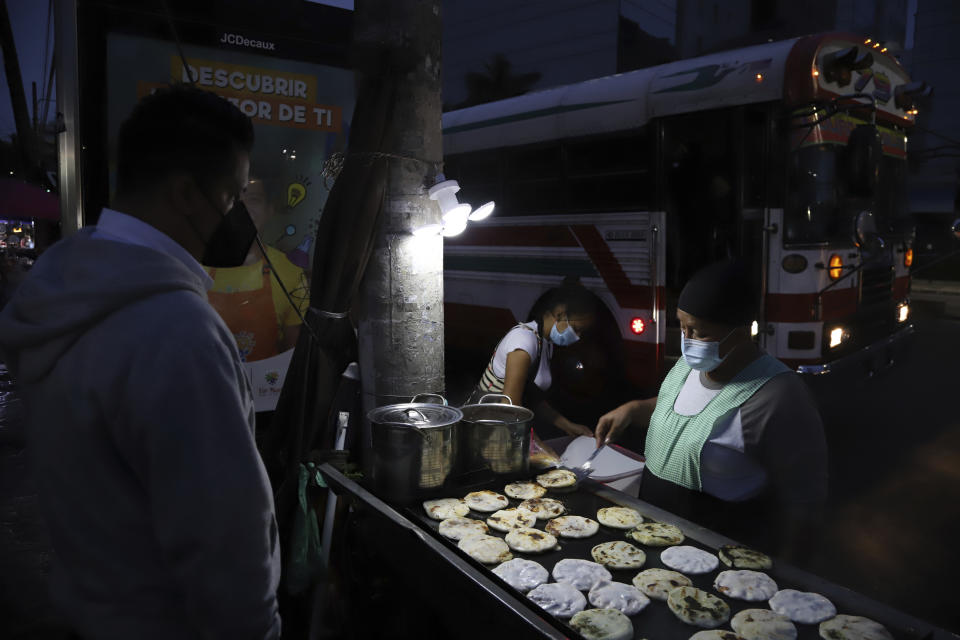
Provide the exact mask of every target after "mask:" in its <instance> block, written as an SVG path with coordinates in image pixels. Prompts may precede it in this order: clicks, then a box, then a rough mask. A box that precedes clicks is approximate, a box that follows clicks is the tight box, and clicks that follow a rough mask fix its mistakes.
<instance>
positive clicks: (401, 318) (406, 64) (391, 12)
mask: <svg viewBox="0 0 960 640" xmlns="http://www.w3.org/2000/svg"><path fill="white" fill-rule="evenodd" d="M355 18H356V22H355V31H354V37H355V39H356V40H357V43H358V44H359V45H361V49H362V50H364V51H376V52H378V54H379V55H380V56H381V57H382V56H383V55H384V54H386V55H387V56H388V57H389V59H390V60H391V61H392V63H391V65H390V66H391V69H392V70H391V73H399V74H401V76H402V88H401V90H400V91H399V92H398V95H397V102H396V104H395V106H394V111H393V125H392V126H391V127H390V131H389V132H388V133H387V140H388V144H387V145H386V146H385V147H384V152H385V153H389V154H390V155H391V156H395V157H393V158H391V160H390V170H389V174H388V184H387V193H386V201H385V204H384V206H385V211H384V212H383V226H382V227H381V229H380V230H379V234H380V237H379V238H378V241H377V245H376V247H375V249H374V252H373V255H372V256H371V258H370V263H369V265H368V266H367V271H366V274H365V277H364V281H363V284H362V285H361V288H360V295H359V296H358V297H359V300H360V304H361V317H360V321H359V341H360V370H361V376H362V388H363V397H364V408H365V409H370V408H372V407H374V406H379V405H383V404H390V403H394V402H406V401H409V400H410V398H411V397H412V396H414V395H415V394H417V393H426V392H433V393H442V392H443V390H444V376H443V353H444V350H443V347H444V345H443V239H442V238H441V237H440V236H433V237H429V238H423V237H415V236H413V235H412V234H411V231H412V230H413V229H416V228H418V227H420V226H422V225H425V224H428V223H438V222H439V221H440V211H439V208H438V207H437V204H436V202H433V201H431V200H429V199H428V197H427V189H428V188H429V187H430V186H431V185H432V184H433V180H434V178H435V176H436V174H437V173H438V172H439V171H440V168H441V166H442V164H441V163H442V160H443V145H442V133H441V122H440V119H441V112H442V110H441V95H440V38H441V30H440V25H441V22H440V0H357V3H356V15H355Z"/></svg>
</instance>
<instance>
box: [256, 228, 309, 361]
mask: <svg viewBox="0 0 960 640" xmlns="http://www.w3.org/2000/svg"><path fill="white" fill-rule="evenodd" d="M254 238H255V239H256V241H257V248H259V249H260V255H262V256H263V260H264V262H266V263H267V267H268V268H269V269H270V273H272V274H273V278H274V280H276V281H277V284H279V285H280V290H281V291H283V295H285V296H286V297H287V301H288V302H290V306H291V307H293V310H294V312H295V313H296V314H297V317H298V318H300V322H302V323H303V326H304V327H306V329H307V331H308V332H309V333H310V336H311V337H312V338H313V339H314V340H316V341H317V343H319V342H320V336H318V335H317V333H316V332H315V331H314V330H313V327H311V326H310V323H309V322H307V319H306V318H305V317H304V316H303V314H302V313H301V312H300V306H299V305H298V304H297V303H295V302H294V301H293V296H291V295H290V292H289V291H287V287H286V286H285V285H284V284H283V280H281V279H280V274H278V273H277V270H276V269H275V268H274V266H273V263H272V262H271V261H270V256H268V255H267V248H266V247H265V246H263V241H262V240H260V232H257V235H256V236H254Z"/></svg>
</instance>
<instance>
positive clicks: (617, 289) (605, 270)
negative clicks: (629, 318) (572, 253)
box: [570, 224, 654, 309]
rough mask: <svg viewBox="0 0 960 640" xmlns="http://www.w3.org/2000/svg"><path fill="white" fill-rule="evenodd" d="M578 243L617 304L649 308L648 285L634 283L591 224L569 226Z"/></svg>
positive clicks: (651, 298)
mask: <svg viewBox="0 0 960 640" xmlns="http://www.w3.org/2000/svg"><path fill="white" fill-rule="evenodd" d="M570 228H571V229H572V230H573V233H574V235H575V236H576V237H577V240H579V241H580V245H581V246H582V247H583V248H584V250H586V252H587V255H589V256H590V261H591V262H592V263H593V266H594V267H596V269H597V272H599V273H600V277H601V278H603V282H604V283H605V284H606V285H607V288H608V289H610V293H612V294H613V297H614V299H616V301H617V304H619V305H620V306H621V307H627V308H630V309H649V308H651V307H652V306H653V302H654V300H653V292H652V290H651V288H650V286H644V285H635V284H633V283H632V282H630V278H628V277H627V274H626V273H625V272H624V271H623V267H621V266H620V261H619V260H617V257H616V256H615V255H613V252H612V251H611V250H610V247H609V245H607V243H606V241H605V240H604V239H603V237H602V236H601V235H600V232H599V231H598V230H597V228H596V227H595V226H593V225H588V224H582V225H574V226H572V227H570Z"/></svg>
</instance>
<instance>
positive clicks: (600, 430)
mask: <svg viewBox="0 0 960 640" xmlns="http://www.w3.org/2000/svg"><path fill="white" fill-rule="evenodd" d="M656 406H657V398H656V397H653V398H648V399H646V400H631V401H630V402H626V403H624V404H622V405H620V406H619V407H617V408H616V409H614V410H613V411H610V412H609V413H606V414H604V415H603V416H601V417H600V419H599V420H597V430H596V438H597V446H598V447H599V446H601V445H604V444H606V443H608V442H610V441H611V440H613V439H614V438H616V437H617V436H618V435H620V432H621V431H623V430H624V429H626V428H627V427H629V426H630V425H632V424H642V425H643V426H644V427H646V426H647V425H648V424H649V423H650V416H651V415H653V410H654V409H655V408H656Z"/></svg>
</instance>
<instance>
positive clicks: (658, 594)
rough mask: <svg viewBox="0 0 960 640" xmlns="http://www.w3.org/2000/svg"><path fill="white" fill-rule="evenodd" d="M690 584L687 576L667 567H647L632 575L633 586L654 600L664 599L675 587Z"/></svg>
mask: <svg viewBox="0 0 960 640" xmlns="http://www.w3.org/2000/svg"><path fill="white" fill-rule="evenodd" d="M692 584H693V582H692V581H691V580H690V578H688V577H687V576H685V575H683V574H682V573H677V572H676V571H670V570H669V569H647V570H646V571H641V572H640V573H638V574H637V575H635V576H634V577H633V586H635V587H636V588H637V589H640V591H642V592H644V593H645V594H647V595H648V596H650V597H651V598H653V599H654V600H666V599H667V596H668V595H669V594H670V592H671V591H673V590H674V589H676V588H677V587H689V586H691V585H692Z"/></svg>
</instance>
